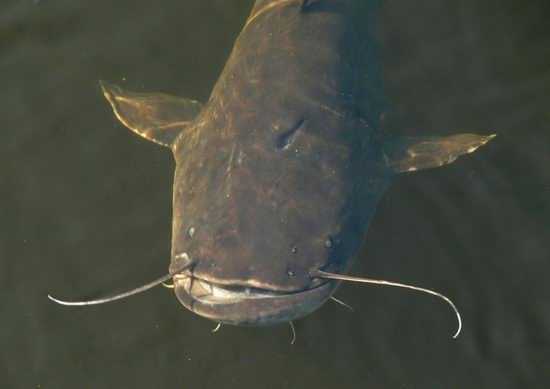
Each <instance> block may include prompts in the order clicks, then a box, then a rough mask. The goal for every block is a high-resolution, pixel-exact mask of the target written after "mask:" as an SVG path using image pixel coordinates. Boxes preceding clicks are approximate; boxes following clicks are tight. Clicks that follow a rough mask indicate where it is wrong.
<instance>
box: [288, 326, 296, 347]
mask: <svg viewBox="0 0 550 389" xmlns="http://www.w3.org/2000/svg"><path fill="white" fill-rule="evenodd" d="M288 324H290V328H291V329H292V341H291V342H290V344H291V345H292V344H294V342H295V341H296V330H295V329H294V324H292V322H291V321H289V322H288Z"/></svg>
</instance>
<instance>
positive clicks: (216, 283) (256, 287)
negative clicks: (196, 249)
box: [174, 271, 333, 299]
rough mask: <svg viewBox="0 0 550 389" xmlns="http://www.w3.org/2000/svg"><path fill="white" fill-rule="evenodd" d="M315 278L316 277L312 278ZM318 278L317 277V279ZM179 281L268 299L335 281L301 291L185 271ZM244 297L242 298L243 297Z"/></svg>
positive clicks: (326, 281)
mask: <svg viewBox="0 0 550 389" xmlns="http://www.w3.org/2000/svg"><path fill="white" fill-rule="evenodd" d="M312 278H314V277H312ZM315 278H316V277H315ZM178 281H180V282H181V281H184V282H187V283H188V285H189V287H188V288H187V290H189V288H192V287H193V285H192V283H196V282H198V283H200V284H201V285H202V286H203V287H204V288H209V289H219V290H220V291H223V292H227V293H228V294H236V295H240V298H243V299H246V298H250V299H253V298H258V297H260V298H267V297H281V296H287V295H293V294H300V293H305V292H308V291H311V290H314V289H317V288H319V287H322V286H323V285H325V284H329V283H331V282H333V280H323V282H322V283H320V284H317V285H314V286H312V287H311V288H307V289H304V288H301V289H282V288H280V287H277V285H275V284H269V283H264V282H255V281H254V280H252V281H251V280H241V279H218V278H214V277H205V276H204V275H197V274H196V273H194V272H191V271H185V272H184V273H182V274H178V275H175V276H174V283H177V282H178ZM241 295H242V296H241Z"/></svg>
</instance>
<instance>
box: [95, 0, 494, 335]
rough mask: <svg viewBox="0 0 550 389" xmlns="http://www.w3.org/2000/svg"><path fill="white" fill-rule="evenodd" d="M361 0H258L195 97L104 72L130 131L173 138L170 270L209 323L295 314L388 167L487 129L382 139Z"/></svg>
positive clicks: (370, 34) (441, 158)
mask: <svg viewBox="0 0 550 389" xmlns="http://www.w3.org/2000/svg"><path fill="white" fill-rule="evenodd" d="M373 15H374V12H373V3H372V2H369V1H363V0H357V1H350V0H317V1H304V0H302V1H298V0H296V1H294V0H258V1H256V3H255V5H254V7H253V9H252V12H251V15H250V17H249V18H248V19H247V22H246V24H245V26H244V28H243V30H242V32H241V34H240V35H239V37H238V38H237V41H236V43H235V46H234V48H233V51H232V53H231V55H230V57H229V59H228V61H227V64H226V66H225V68H224V70H223V72H222V74H221V76H220V78H219V79H218V81H217V83H216V85H215V87H214V89H213V91H212V94H211V96H210V98H209V100H208V101H207V102H206V103H205V104H200V103H198V102H196V101H192V100H187V99H182V98H179V97H173V96H168V95H164V94H157V93H152V94H144V93H132V92H128V91H124V90H122V89H121V88H119V87H117V86H114V85H111V84H108V83H102V88H103V91H104V94H105V96H106V97H107V99H108V100H109V102H110V103H111V105H112V106H113V109H114V111H115V114H116V115H117V117H118V118H119V119H120V120H121V122H122V123H124V124H125V125H126V126H127V127H129V128H130V129H131V130H133V131H135V132H136V133H138V134H139V135H141V136H143V137H145V138H146V139H149V140H151V141H153V142H156V143H159V144H161V145H164V146H167V147H169V148H171V150H172V152H173V154H174V158H175V162H176V170H175V176H174V194H173V229H172V254H171V255H172V260H171V265H170V271H171V272H177V269H178V268H179V267H181V266H184V265H185V264H186V263H192V266H191V267H189V268H188V269H186V270H185V271H183V272H181V273H179V274H175V275H174V277H173V281H174V287H175V292H176V295H177V297H178V299H179V300H180V301H181V302H182V304H183V305H184V306H186V307H187V308H189V309H190V310H192V311H193V312H195V313H197V314H199V315H201V316H204V317H207V318H210V319H212V320H214V321H216V322H219V323H227V324H235V325H253V326H265V325H272V324H276V323H279V322H284V321H290V320H293V319H296V318H299V317H303V316H305V315H307V314H309V313H311V312H313V311H314V310H316V309H317V308H319V307H320V306H321V305H322V304H323V303H324V302H325V301H326V300H327V299H328V298H330V297H331V296H332V294H333V293H334V292H335V290H336V288H337V287H338V284H339V282H340V281H337V280H332V279H325V278H322V277H319V276H318V274H319V273H318V271H324V272H330V273H337V274H346V273H347V272H348V270H349V268H350V266H351V265H352V263H353V261H354V259H355V257H356V256H357V254H358V251H359V250H360V248H361V246H362V245H363V243H364V241H365V238H366V234H367V230H368V227H369V224H370V222H371V220H372V217H373V215H374V212H375V209H376V205H377V202H378V200H379V198H380V196H381V195H382V193H383V192H384V190H385V189H386V187H387V185H388V183H389V181H390V178H391V177H392V176H393V175H394V174H395V173H399V172H405V171H414V170H418V169H424V168H429V167H437V166H441V165H444V164H446V163H449V162H452V161H454V159H456V158H457V157H458V156H459V155H461V154H465V153H468V152H472V151H474V150H475V149H476V148H477V147H479V146H480V145H482V144H484V143H485V142H487V141H488V140H489V139H490V136H489V137H484V136H477V135H472V134H461V135H456V136H453V137H424V138H403V137H382V136H381V133H380V117H381V114H382V104H381V81H380V80H381V77H380V65H379V61H378V60H379V55H378V53H377V49H376V44H375V39H374V20H373Z"/></svg>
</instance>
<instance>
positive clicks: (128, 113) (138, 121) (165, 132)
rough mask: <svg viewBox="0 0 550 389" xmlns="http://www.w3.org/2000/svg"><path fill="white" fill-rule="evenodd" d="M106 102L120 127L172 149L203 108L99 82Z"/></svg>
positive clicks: (194, 102) (194, 104) (183, 101)
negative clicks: (181, 133) (182, 132)
mask: <svg viewBox="0 0 550 389" xmlns="http://www.w3.org/2000/svg"><path fill="white" fill-rule="evenodd" d="M99 85H100V86H101V89H102V90H103V94H104V95H105V98H106V99H107V100H108V101H109V103H110V104H111V106H112V107H113V111H114V112H115V115H116V117H117V118H118V120H120V122H121V123H122V124H124V125H125V126H126V127H128V128H129V129H130V130H132V131H134V132H135V133H136V134H138V135H141V136H142V137H144V138H145V139H147V140H150V141H152V142H155V143H158V144H160V145H162V146H166V147H171V146H172V143H173V141H174V139H175V138H176V137H177V136H178V134H179V133H180V132H181V131H182V130H183V129H184V128H185V127H186V126H187V125H188V124H189V123H190V122H191V120H193V118H194V117H195V116H196V115H197V113H198V112H199V111H200V110H201V108H202V104H201V103H199V102H197V101H193V100H188V99H182V98H180V97H175V96H170V95H166V94H162V93H135V92H129V91H125V90H123V89H122V88H120V87H118V86H117V85H113V84H110V83H108V82H105V81H101V80H100V81H99Z"/></svg>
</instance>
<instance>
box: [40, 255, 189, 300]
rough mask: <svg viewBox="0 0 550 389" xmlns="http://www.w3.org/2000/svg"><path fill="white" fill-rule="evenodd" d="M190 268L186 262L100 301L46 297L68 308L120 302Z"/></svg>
mask: <svg viewBox="0 0 550 389" xmlns="http://www.w3.org/2000/svg"><path fill="white" fill-rule="evenodd" d="M191 266H193V263H192V262H188V263H186V264H184V265H182V266H181V267H180V268H179V269H177V270H175V271H173V272H171V273H169V274H167V275H165V276H163V277H161V278H159V279H156V280H155V281H152V282H149V283H147V284H145V285H143V286H140V287H139V288H135V289H132V290H129V291H127V292H124V293H120V294H117V295H114V296H110V297H104V298H100V299H96V300H88V301H64V300H59V299H57V298H55V297H52V296H51V295H48V298H49V299H50V300H52V301H53V302H56V303H58V304H61V305H69V306H83V305H97V304H104V303H109V302H111V301H115V300H120V299H123V298H125V297H129V296H132V295H134V294H138V293H141V292H144V291H146V290H148V289H151V288H152V287H154V286H157V285H159V284H162V283H163V282H166V281H168V280H169V279H170V278H173V277H174V276H175V275H177V274H179V273H181V272H183V271H184V270H187V269H189V268H190V267H191Z"/></svg>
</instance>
